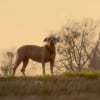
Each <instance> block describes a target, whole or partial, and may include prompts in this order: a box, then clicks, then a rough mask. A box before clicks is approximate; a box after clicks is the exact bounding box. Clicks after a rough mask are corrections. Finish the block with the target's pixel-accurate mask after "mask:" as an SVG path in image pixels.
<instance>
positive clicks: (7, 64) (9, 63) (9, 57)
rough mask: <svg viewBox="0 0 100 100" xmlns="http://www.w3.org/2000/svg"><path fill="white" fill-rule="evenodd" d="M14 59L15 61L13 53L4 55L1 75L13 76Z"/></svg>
mask: <svg viewBox="0 0 100 100" xmlns="http://www.w3.org/2000/svg"><path fill="white" fill-rule="evenodd" d="M13 59H14V53H13V52H6V53H5V54H3V58H2V62H1V73H2V74H3V75H4V76H9V75H11V74H12V67H13Z"/></svg>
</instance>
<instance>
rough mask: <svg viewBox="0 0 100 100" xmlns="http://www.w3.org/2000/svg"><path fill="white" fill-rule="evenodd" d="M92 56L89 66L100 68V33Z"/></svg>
mask: <svg viewBox="0 0 100 100" xmlns="http://www.w3.org/2000/svg"><path fill="white" fill-rule="evenodd" d="M90 58H91V60H90V63H89V67H90V68H92V69H93V70H100V34H99V39H98V41H97V42H96V45H95V47H94V48H93V50H92V52H91V54H90Z"/></svg>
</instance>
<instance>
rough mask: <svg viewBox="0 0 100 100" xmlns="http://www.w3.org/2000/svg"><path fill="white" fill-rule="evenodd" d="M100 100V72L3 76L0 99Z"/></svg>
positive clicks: (0, 84)
mask: <svg viewBox="0 0 100 100" xmlns="http://www.w3.org/2000/svg"><path fill="white" fill-rule="evenodd" d="M66 99H68V100H89V99H91V100H100V72H77V73H72V72H70V73H64V74H62V75H58V76H57V75H55V76H49V75H46V76H35V77H1V78H0V100H66Z"/></svg>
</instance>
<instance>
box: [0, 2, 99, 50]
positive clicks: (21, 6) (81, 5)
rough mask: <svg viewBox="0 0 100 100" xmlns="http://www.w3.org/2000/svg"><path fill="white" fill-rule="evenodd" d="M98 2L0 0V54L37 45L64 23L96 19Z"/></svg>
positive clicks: (97, 16) (97, 17)
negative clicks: (3, 50) (1, 51)
mask: <svg viewBox="0 0 100 100" xmlns="http://www.w3.org/2000/svg"><path fill="white" fill-rule="evenodd" d="M99 10H100V0H0V50H1V49H4V48H11V47H16V46H20V45H23V44H36V45H41V44H42V40H43V38H44V37H45V36H47V35H48V34H49V33H50V31H52V30H53V31H56V30H59V29H60V28H61V27H62V25H64V24H65V23H66V22H67V20H68V19H76V20H77V19H83V18H93V19H99V18H100V11H99Z"/></svg>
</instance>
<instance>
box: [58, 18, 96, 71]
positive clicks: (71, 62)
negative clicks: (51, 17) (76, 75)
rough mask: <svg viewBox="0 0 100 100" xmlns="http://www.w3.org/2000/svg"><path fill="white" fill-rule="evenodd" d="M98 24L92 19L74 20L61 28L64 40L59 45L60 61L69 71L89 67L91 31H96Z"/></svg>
mask: <svg viewBox="0 0 100 100" xmlns="http://www.w3.org/2000/svg"><path fill="white" fill-rule="evenodd" d="M97 26H98V24H97V23H93V22H92V20H83V21H82V22H73V23H71V25H66V26H65V27H64V28H62V30H61V32H60V33H61V37H62V41H61V44H60V45H59V47H58V54H59V55H60V57H59V60H58V63H60V64H59V65H60V66H63V67H65V68H66V70H67V71H81V70H83V69H88V61H89V60H90V56H89V55H90V53H91V50H92V49H90V41H89V37H90V35H91V33H93V32H95V30H96V28H97Z"/></svg>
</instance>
